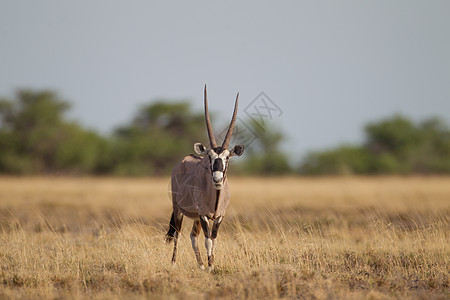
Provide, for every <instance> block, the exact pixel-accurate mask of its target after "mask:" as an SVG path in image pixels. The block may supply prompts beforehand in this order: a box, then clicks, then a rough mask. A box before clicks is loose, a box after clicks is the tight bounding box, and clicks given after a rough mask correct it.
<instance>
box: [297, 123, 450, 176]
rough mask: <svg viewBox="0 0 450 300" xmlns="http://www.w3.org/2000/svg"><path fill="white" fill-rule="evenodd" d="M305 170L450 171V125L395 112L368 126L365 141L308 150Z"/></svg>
mask: <svg viewBox="0 0 450 300" xmlns="http://www.w3.org/2000/svg"><path fill="white" fill-rule="evenodd" d="M299 172H300V173H301V174H311V175H322V174H336V175H343V174H450V129H449V127H448V126H447V125H446V124H445V123H444V122H443V121H442V120H440V119H438V118H431V119H428V120H425V121H423V122H421V123H418V124H415V123H413V122H412V121H410V120H409V119H407V118H405V117H403V116H401V115H395V116H393V117H391V118H388V119H385V120H381V121H379V122H375V123H370V124H368V125H367V126H366V127H365V142H364V143H363V145H354V146H352V145H343V146H340V147H337V148H335V149H330V150H326V151H317V152H312V153H310V154H308V155H307V156H306V157H305V159H304V160H303V162H302V164H301V166H300V168H299Z"/></svg>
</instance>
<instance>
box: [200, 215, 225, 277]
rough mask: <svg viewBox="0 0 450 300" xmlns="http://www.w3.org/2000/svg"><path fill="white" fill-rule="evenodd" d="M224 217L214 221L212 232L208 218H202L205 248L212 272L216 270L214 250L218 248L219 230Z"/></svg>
mask: <svg viewBox="0 0 450 300" xmlns="http://www.w3.org/2000/svg"><path fill="white" fill-rule="evenodd" d="M221 222H222V217H219V218H217V219H215V220H214V223H213V227H212V231H210V229H209V223H208V219H207V217H206V216H201V217H200V224H201V225H202V229H203V233H204V234H205V247H206V254H207V256H208V269H209V271H211V270H212V269H213V268H214V250H215V247H216V238H217V231H218V230H219V226H220V223H221Z"/></svg>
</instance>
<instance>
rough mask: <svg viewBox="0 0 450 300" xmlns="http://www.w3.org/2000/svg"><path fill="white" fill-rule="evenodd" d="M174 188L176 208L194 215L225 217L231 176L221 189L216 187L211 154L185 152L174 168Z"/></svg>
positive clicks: (213, 217)
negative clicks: (212, 179) (184, 155)
mask: <svg viewBox="0 0 450 300" xmlns="http://www.w3.org/2000/svg"><path fill="white" fill-rule="evenodd" d="M171 189H172V204H173V209H174V211H175V210H179V211H180V212H181V213H182V214H183V215H185V216H186V217H189V218H191V219H198V218H199V216H207V217H208V218H209V219H211V220H214V219H216V218H218V217H224V216H225V212H226V209H227V207H228V204H230V189H229V187H228V180H227V178H226V177H225V178H224V183H223V188H222V189H221V190H220V191H217V190H216V189H215V188H214V186H213V183H212V181H211V170H210V163H209V159H208V157H203V158H202V157H199V156H195V155H188V156H186V157H185V158H184V159H183V160H182V161H181V162H180V163H179V164H178V165H176V166H175V168H174V169H173V171H172V180H171Z"/></svg>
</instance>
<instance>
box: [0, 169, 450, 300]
mask: <svg viewBox="0 0 450 300" xmlns="http://www.w3.org/2000/svg"><path fill="white" fill-rule="evenodd" d="M230 186H231V188H232V196H233V197H232V203H231V207H230V208H229V211H228V215H227V217H226V219H225V220H224V223H223V225H222V227H221V230H220V232H219V238H218V249H217V253H216V264H217V266H216V268H215V270H214V271H213V272H211V273H208V272H206V271H201V270H199V269H198V268H197V267H196V263H195V259H194V255H193V252H192V250H191V248H190V241H189V237H188V235H189V234H188V233H189V230H190V227H191V224H192V222H191V221H190V220H188V219H186V220H185V221H184V230H183V233H182V238H181V241H180V248H179V254H178V262H177V265H176V266H171V264H170V256H171V251H172V246H171V245H170V246H169V245H166V244H164V243H163V236H164V233H165V231H166V228H167V226H168V220H169V215H170V201H169V199H168V196H167V187H168V179H167V178H166V179H111V178H100V179H99V178H70V179H69V178H0V267H1V271H0V272H1V273H0V298H25V299H36V298H52V299H53V298H61V297H62V298H86V297H90V298H108V299H111V298H120V299H121V298H132V299H133V298H134V299H138V298H194V297H195V298H200V299H201V298H209V297H214V298H258V299H259V298H268V299H274V298H283V297H286V298H312V299H334V298H338V299H391V298H393V299H395V298H401V299H404V298H413V299H416V298H418V299H433V298H434V299H448V297H449V266H450V264H449V261H450V257H449V256H450V253H449V219H450V205H449V204H450V178H448V177H434V178H433V177H426V178H421V177H420V178H419V177H413V178H385V177H379V178H321V179H298V178H279V179H269V178H264V179H260V178H232V180H231V182H230ZM201 244H203V243H201ZM202 250H203V252H202V253H203V254H204V253H205V251H204V249H202Z"/></svg>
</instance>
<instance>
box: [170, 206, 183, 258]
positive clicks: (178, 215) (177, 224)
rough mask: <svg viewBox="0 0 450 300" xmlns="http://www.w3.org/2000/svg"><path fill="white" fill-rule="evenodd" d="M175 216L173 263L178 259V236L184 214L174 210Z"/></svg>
mask: <svg viewBox="0 0 450 300" xmlns="http://www.w3.org/2000/svg"><path fill="white" fill-rule="evenodd" d="M173 218H174V228H175V232H174V235H173V255H172V263H175V262H176V260H177V246H178V236H179V235H180V232H181V224H182V222H183V215H182V214H181V213H176V212H175V211H174V212H173Z"/></svg>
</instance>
